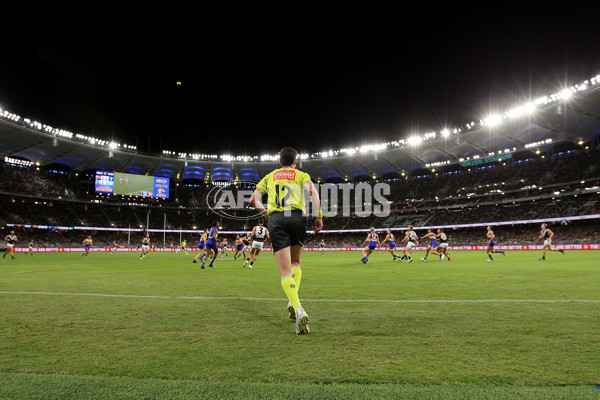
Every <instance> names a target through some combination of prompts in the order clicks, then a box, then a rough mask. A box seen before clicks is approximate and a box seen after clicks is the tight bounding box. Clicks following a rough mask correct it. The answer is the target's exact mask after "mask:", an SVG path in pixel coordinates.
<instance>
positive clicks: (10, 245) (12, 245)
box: [6, 243, 15, 249]
mask: <svg viewBox="0 0 600 400" xmlns="http://www.w3.org/2000/svg"><path fill="white" fill-rule="evenodd" d="M6 247H8V248H9V249H12V248H13V247H15V245H14V244H13V243H6Z"/></svg>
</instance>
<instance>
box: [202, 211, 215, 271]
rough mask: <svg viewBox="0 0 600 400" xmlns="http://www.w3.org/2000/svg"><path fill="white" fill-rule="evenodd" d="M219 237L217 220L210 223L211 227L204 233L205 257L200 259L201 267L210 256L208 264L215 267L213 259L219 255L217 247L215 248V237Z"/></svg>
mask: <svg viewBox="0 0 600 400" xmlns="http://www.w3.org/2000/svg"><path fill="white" fill-rule="evenodd" d="M218 237H219V222H218V221H215V222H213V224H212V227H211V228H210V230H209V231H208V234H207V235H206V252H207V254H206V258H205V259H204V260H203V261H202V267H201V268H202V269H204V264H205V263H206V260H208V259H209V258H210V264H208V266H209V267H211V268H214V267H215V259H216V258H217V256H218V255H219V249H218V248H217V239H218Z"/></svg>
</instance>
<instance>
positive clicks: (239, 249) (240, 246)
mask: <svg viewBox="0 0 600 400" xmlns="http://www.w3.org/2000/svg"><path fill="white" fill-rule="evenodd" d="M244 247H245V246H244V245H243V244H238V246H237V247H236V249H237V250H238V251H243V250H244Z"/></svg>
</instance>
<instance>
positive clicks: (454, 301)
mask: <svg viewBox="0 0 600 400" xmlns="http://www.w3.org/2000/svg"><path fill="white" fill-rule="evenodd" d="M0 294H26V295H43V296H87V297H116V298H134V299H173V300H246V301H285V300H286V299H283V298H281V299H273V298H265V297H209V296H158V295H156V296H153V295H136V294H108V293H62V292H11V291H4V290H2V291H0ZM302 301H305V302H322V303H600V300H585V299H572V300H564V299H472V300H468V299H462V300H428V299H423V300H377V299H312V300H311V299H302Z"/></svg>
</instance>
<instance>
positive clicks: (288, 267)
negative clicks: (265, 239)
mask: <svg viewBox="0 0 600 400" xmlns="http://www.w3.org/2000/svg"><path fill="white" fill-rule="evenodd" d="M297 161H298V152H297V151H296V150H294V149H292V148H290V147H284V148H283V149H281V151H280V152H279V163H280V164H281V168H279V169H276V170H274V171H272V172H270V173H269V174H267V175H266V176H265V177H264V178H263V179H262V180H261V181H260V182H259V183H258V185H257V186H256V190H254V193H252V197H251V198H250V205H253V206H254V207H255V208H256V210H258V211H259V212H260V213H261V214H262V215H264V216H265V217H268V218H269V234H270V238H271V243H272V247H273V253H274V255H275V261H277V265H278V266H279V274H280V276H281V287H282V288H283V291H284V292H285V294H286V296H287V298H288V300H289V301H288V311H289V316H290V318H291V319H296V334H298V335H303V334H306V333H309V332H310V329H309V328H308V314H307V313H306V311H304V308H302V305H301V303H300V297H299V296H298V290H299V289H300V282H301V280H302V268H301V267H300V257H301V255H302V249H303V246H304V242H305V239H306V217H305V216H304V213H305V212H306V210H305V208H304V191H305V190H306V191H308V194H309V196H310V199H311V202H312V204H313V208H314V209H315V210H317V213H318V214H317V217H316V218H315V231H314V232H315V234H316V233H318V232H319V231H320V230H321V229H323V212H322V211H321V201H320V199H319V192H318V191H317V189H316V188H315V186H314V184H313V183H312V181H311V179H310V176H309V175H308V174H307V173H305V172H302V171H300V170H297V169H296V163H297ZM265 193H266V194H268V210H267V209H265V207H264V206H263V204H262V202H261V198H262V196H263V195H264V194H265Z"/></svg>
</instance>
